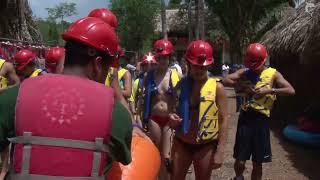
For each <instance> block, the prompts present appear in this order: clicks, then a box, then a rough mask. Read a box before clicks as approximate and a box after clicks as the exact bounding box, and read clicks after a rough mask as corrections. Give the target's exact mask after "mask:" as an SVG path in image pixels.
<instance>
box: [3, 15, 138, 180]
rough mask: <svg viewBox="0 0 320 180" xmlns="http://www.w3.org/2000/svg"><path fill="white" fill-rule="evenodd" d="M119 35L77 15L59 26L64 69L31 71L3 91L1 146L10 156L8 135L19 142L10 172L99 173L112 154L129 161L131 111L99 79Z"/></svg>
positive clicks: (19, 175)
mask: <svg viewBox="0 0 320 180" xmlns="http://www.w3.org/2000/svg"><path fill="white" fill-rule="evenodd" d="M97 34H98V35H99V36H96V35H97ZM116 37H117V36H116V34H115V32H114V30H113V29H111V27H110V26H109V25H107V24H105V23H104V22H103V21H101V20H99V19H97V18H83V19H80V20H78V21H76V22H75V23H73V24H72V25H71V26H70V27H69V28H68V30H67V31H66V32H65V33H64V34H63V39H64V40H65V41H66V45H65V48H66V52H67V53H66V61H65V69H64V75H48V76H43V77H41V76H38V77H35V78H28V79H26V80H25V81H24V82H23V83H22V84H21V86H16V87H13V88H10V89H8V90H7V91H6V92H4V93H3V94H0V132H1V133H0V151H1V157H8V153H7V148H8V144H9V143H8V141H7V138H10V139H9V140H10V141H11V142H12V143H15V144H16V146H15V152H14V155H13V165H14V167H15V170H13V171H11V172H10V176H12V177H16V178H13V179H51V180H54V179H56V180H60V179H65V178H67V179H84V178H85V179H92V180H100V179H104V177H103V173H105V172H106V171H107V170H108V167H109V166H110V162H112V161H113V160H116V161H119V162H121V163H122V164H125V165H127V164H129V163H130V162H131V153H130V147H131V136H132V124H131V116H130V114H129V112H128V111H127V110H126V108H125V107H124V106H123V105H122V104H120V103H119V102H117V101H115V100H114V98H115V97H114V93H113V90H112V89H110V88H106V87H105V86H104V85H103V82H104V80H105V74H106V73H107V71H108V64H110V62H111V61H112V60H113V58H114V56H115V54H116V51H117V48H116V47H117V38H116ZM101 47H104V48H101ZM94 81H95V82H94ZM18 94H19V96H18ZM120 112H121V113H120ZM115 119H116V120H115ZM111 123H112V126H111ZM111 127H112V128H111ZM119 129H121V130H119ZM11 137H12V138H11ZM22 146H24V147H23V148H22ZM22 157H23V158H22ZM5 162H6V161H5ZM106 163H108V165H109V166H108V165H106V166H105V164H106ZM4 164H5V165H6V163H4ZM5 168H6V166H4V167H3V169H5ZM102 170H103V173H102ZM4 171H5V170H2V172H4ZM0 178H1V175H0Z"/></svg>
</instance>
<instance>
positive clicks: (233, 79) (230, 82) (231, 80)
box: [222, 69, 245, 87]
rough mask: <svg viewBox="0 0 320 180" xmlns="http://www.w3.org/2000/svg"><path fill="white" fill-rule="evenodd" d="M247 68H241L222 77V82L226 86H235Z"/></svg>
mask: <svg viewBox="0 0 320 180" xmlns="http://www.w3.org/2000/svg"><path fill="white" fill-rule="evenodd" d="M244 72H245V69H240V70H238V71H236V72H234V73H232V74H229V75H227V76H226V77H225V78H223V79H222V83H223V85H224V86H228V87H230V86H235V85H236V83H237V81H238V80H239V79H240V78H241V76H242V75H243V73H244Z"/></svg>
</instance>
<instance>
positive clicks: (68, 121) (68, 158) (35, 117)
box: [13, 75, 114, 179]
mask: <svg viewBox="0 0 320 180" xmlns="http://www.w3.org/2000/svg"><path fill="white" fill-rule="evenodd" d="M113 104H114V92H113V90H112V89H111V88H106V87H105V86H104V85H103V84H99V83H97V82H94V81H91V80H87V79H83V78H79V77H75V76H65V75H47V76H39V77H36V78H29V79H27V80H25V81H24V82H23V83H22V84H21V87H20V90H19V95H18V99H17V104H16V121H15V128H16V136H17V137H16V138H13V142H14V143H17V144H16V146H15V151H14V160H13V162H14V169H15V172H16V173H17V174H20V176H21V174H24V178H26V176H30V174H31V175H40V179H50V178H48V177H45V176H43V177H41V175H47V176H60V177H90V176H91V177H93V176H96V177H101V175H102V169H103V168H104V165H105V162H106V159H107V153H106V152H107V150H108V149H107V146H106V144H108V141H109V138H110V132H111V121H112V110H113ZM97 138H98V139H97ZM99 138H100V139H99ZM99 140H100V142H99ZM23 144H24V145H23ZM27 145H28V146H27ZM30 148H31V150H30ZM28 151H30V152H29V155H27V154H28ZM93 162H94V163H96V164H97V162H98V165H95V164H94V163H93ZM25 171H28V172H25ZM93 174H95V175H93ZM29 178H30V177H29ZM16 179H21V177H20V178H16ZM22 179H23V178H22ZM30 179H32V177H31V178H30ZM35 179H38V178H35ZM51 179H52V178H51ZM58 179H59V178H58ZM88 179H90V178H88ZM98 179H100V178H98Z"/></svg>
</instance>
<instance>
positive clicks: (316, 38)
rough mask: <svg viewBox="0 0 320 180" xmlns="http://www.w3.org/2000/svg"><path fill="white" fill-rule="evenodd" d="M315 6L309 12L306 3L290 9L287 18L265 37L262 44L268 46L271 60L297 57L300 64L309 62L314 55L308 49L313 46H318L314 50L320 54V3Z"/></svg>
mask: <svg viewBox="0 0 320 180" xmlns="http://www.w3.org/2000/svg"><path fill="white" fill-rule="evenodd" d="M314 5H315V7H314V8H311V9H310V11H309V12H307V11H306V3H304V4H303V5H302V6H300V7H299V8H298V9H293V8H291V9H289V10H288V12H289V13H288V15H287V17H285V18H284V19H283V20H282V21H281V22H280V23H279V24H278V25H276V26H275V27H274V28H273V29H271V30H270V31H269V32H268V33H266V34H265V35H264V36H263V38H262V40H261V42H262V43H263V44H265V45H267V47H268V50H269V54H270V55H271V58H273V59H275V61H277V60H279V59H280V58H281V59H283V58H284V59H285V58H286V57H292V56H297V57H299V58H300V62H306V61H309V60H310V59H309V58H310V57H309V55H310V53H314V52H310V49H307V48H308V47H310V45H311V44H316V46H314V47H313V49H314V48H316V49H314V50H317V51H319V52H320V31H319V30H320V28H319V26H320V21H319V20H320V3H316V4H314ZM313 55H315V54H313ZM307 57H308V60H306V59H305V58H307ZM319 57H320V54H319Z"/></svg>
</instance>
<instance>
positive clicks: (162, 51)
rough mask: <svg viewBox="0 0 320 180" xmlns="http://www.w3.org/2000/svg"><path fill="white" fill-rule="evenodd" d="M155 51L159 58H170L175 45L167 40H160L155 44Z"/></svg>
mask: <svg viewBox="0 0 320 180" xmlns="http://www.w3.org/2000/svg"><path fill="white" fill-rule="evenodd" d="M153 50H154V52H155V53H156V55H157V56H168V55H171V54H172V52H173V45H172V43H171V42H170V41H168V40H166V39H160V40H157V41H156V42H155V43H154V46H153Z"/></svg>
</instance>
